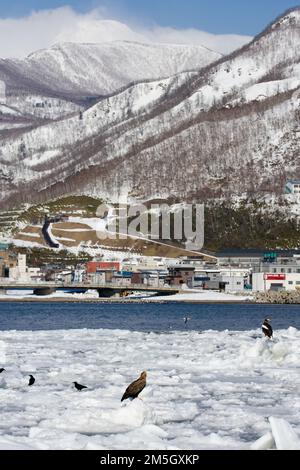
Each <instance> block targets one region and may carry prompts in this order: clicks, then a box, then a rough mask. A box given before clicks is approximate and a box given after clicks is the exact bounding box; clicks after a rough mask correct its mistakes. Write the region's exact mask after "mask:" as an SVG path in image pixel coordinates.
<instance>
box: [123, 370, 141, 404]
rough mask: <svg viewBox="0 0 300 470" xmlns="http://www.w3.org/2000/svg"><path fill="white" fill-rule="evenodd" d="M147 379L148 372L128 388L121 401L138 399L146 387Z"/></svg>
mask: <svg viewBox="0 0 300 470" xmlns="http://www.w3.org/2000/svg"><path fill="white" fill-rule="evenodd" d="M146 378H147V372H142V373H141V375H140V377H139V378H138V379H137V380H135V381H134V382H132V383H131V384H130V385H129V386H128V387H127V388H126V390H125V393H124V395H123V396H122V399H121V401H123V400H127V398H131V399H132V400H134V399H135V398H137V397H138V396H139V394H140V393H141V391H142V390H144V388H145V387H146Z"/></svg>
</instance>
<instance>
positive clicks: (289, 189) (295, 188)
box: [285, 180, 300, 194]
mask: <svg viewBox="0 0 300 470" xmlns="http://www.w3.org/2000/svg"><path fill="white" fill-rule="evenodd" d="M285 193H286V194H300V180H290V181H288V182H287V183H286V186H285Z"/></svg>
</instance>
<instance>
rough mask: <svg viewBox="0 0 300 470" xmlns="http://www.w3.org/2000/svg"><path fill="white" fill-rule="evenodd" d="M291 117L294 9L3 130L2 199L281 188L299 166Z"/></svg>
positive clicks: (299, 139)
mask: <svg viewBox="0 0 300 470" xmlns="http://www.w3.org/2000/svg"><path fill="white" fill-rule="evenodd" d="M68 47H69V46H68ZM70 47H71V46H70ZM39 54H42V57H43V54H44V53H43V52H41V53H39ZM36 57H38V56H36ZM28 60H32V59H30V58H29V59H28ZM35 60H37V59H35ZM41 62H43V60H42V59H41ZM186 67H187V66H186ZM188 68H194V69H195V68H196V67H188ZM121 69H122V67H121V68H120V69H119V70H121ZM75 76H76V75H75ZM75 76H74V77H75ZM71 79H72V80H74V78H72V77H71V75H70V81H72V80H71ZM35 80H37V79H36V78H35ZM51 80H52V78H51V77H50V78H49V84H50V82H51ZM87 80H89V78H87ZM46 82H47V80H46V79H45V80H44V83H46ZM63 83H64V84H65V83H67V81H63ZM68 83H70V82H68ZM86 83H87V82H86ZM47 86H50V85H47ZM63 86H65V85H63ZM86 86H88V85H86ZM64 93H66V88H65V89H64ZM299 117H300V9H299V8H296V9H293V10H291V11H289V12H287V13H285V14H284V15H283V16H282V17H280V18H279V19H277V20H276V21H275V22H274V23H273V24H272V25H270V26H269V27H268V28H267V29H266V30H265V31H263V32H262V33H261V34H260V35H259V36H257V37H256V38H255V39H254V40H253V41H252V42H251V43H250V44H248V45H246V46H244V47H243V48H242V49H240V50H238V51H235V52H234V53H232V54H231V55H229V56H227V57H225V58H221V59H219V60H218V61H217V62H214V63H213V64H211V65H208V66H207V67H204V68H202V69H200V70H195V71H192V72H183V73H179V74H176V75H173V76H171V77H169V78H164V79H159V80H155V81H146V82H141V83H137V84H135V85H131V86H129V87H127V88H125V89H123V90H121V91H120V92H119V93H115V94H112V95H111V96H109V97H107V98H105V99H102V100H101V101H99V102H98V103H96V104H95V105H93V106H91V107H90V108H88V109H86V110H85V111H84V112H83V113H82V114H80V115H79V113H76V114H75V115H72V116H69V117H67V118H65V119H60V120H58V121H56V122H50V123H46V124H44V125H42V126H38V127H35V128H34V129H31V130H28V131H26V132H24V133H21V134H20V135H17V136H14V137H13V138H12V137H11V136H8V137H6V138H5V139H4V140H3V142H2V145H1V148H0V174H1V182H0V184H1V186H0V188H1V195H2V201H3V203H4V204H8V203H10V204H13V203H15V202H21V201H26V202H28V201H42V200H45V199H47V198H51V197H54V196H60V195H62V194H67V193H77V194H80V193H86V194H89V195H93V196H106V197H109V198H117V197H119V196H124V195H128V196H132V197H141V198H145V197H146V198H152V197H164V198H166V197H168V196H170V195H173V196H177V197H180V198H182V199H185V200H188V199H191V198H193V199H195V198H198V199H203V198H209V197H219V198H220V197H232V196H236V195H241V194H253V193H255V194H259V193H269V194H274V193H275V194H277V195H280V194H281V193H282V191H283V186H284V183H285V180H286V179H287V178H288V177H296V176H297V177H300V158H299V157H300V155H299V149H300V122H299ZM32 188H34V191H33V189H32Z"/></svg>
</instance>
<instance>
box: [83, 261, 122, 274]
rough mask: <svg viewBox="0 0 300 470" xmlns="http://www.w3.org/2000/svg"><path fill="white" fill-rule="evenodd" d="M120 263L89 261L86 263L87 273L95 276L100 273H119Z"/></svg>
mask: <svg viewBox="0 0 300 470" xmlns="http://www.w3.org/2000/svg"><path fill="white" fill-rule="evenodd" d="M120 268H121V263H120V262H118V261H89V262H88V263H87V273H88V274H95V273H96V272H97V271H98V270H100V271H117V272H119V271H120Z"/></svg>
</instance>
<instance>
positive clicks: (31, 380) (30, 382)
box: [28, 375, 35, 385]
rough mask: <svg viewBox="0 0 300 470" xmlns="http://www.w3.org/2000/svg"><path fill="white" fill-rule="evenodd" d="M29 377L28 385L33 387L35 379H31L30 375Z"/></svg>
mask: <svg viewBox="0 0 300 470" xmlns="http://www.w3.org/2000/svg"><path fill="white" fill-rule="evenodd" d="M29 377H30V379H29V382H28V385H33V384H34V382H35V378H34V377H33V375H30V376H29Z"/></svg>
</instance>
